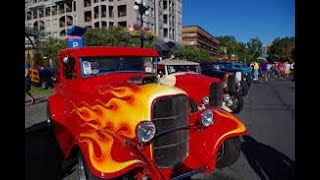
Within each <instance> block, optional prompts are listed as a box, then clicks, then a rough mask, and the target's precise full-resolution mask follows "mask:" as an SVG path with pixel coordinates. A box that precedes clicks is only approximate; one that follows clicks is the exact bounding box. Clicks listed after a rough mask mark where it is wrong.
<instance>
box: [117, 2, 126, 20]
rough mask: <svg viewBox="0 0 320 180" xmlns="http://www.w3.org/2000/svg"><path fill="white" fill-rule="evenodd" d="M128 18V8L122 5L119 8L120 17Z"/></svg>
mask: <svg viewBox="0 0 320 180" xmlns="http://www.w3.org/2000/svg"><path fill="white" fill-rule="evenodd" d="M123 16H127V6H126V5H121V6H118V17H123Z"/></svg>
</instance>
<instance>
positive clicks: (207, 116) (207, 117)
mask: <svg viewBox="0 0 320 180" xmlns="http://www.w3.org/2000/svg"><path fill="white" fill-rule="evenodd" d="M201 123H202V125H203V126H205V127H208V126H210V125H212V124H213V123H214V119H213V115H212V111H211V110H210V109H207V110H205V111H204V112H203V113H202V114H201Z"/></svg>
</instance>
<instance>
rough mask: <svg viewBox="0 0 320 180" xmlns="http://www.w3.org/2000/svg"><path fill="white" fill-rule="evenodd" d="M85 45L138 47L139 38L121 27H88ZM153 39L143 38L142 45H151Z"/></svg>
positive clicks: (150, 46)
mask: <svg viewBox="0 0 320 180" xmlns="http://www.w3.org/2000/svg"><path fill="white" fill-rule="evenodd" d="M83 37H84V41H85V45H86V46H131V47H140V39H139V38H137V37H133V36H131V35H130V34H129V33H128V32H127V31H126V29H125V28H123V27H116V26H113V27H110V28H97V29H89V30H88V31H87V32H86V33H85V34H84V36H83ZM153 42H154V39H152V40H144V47H149V48H152V47H153Z"/></svg>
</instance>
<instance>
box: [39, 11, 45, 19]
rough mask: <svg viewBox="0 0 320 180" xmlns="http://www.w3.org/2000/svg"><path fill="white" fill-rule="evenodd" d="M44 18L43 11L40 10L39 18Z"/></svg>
mask: <svg viewBox="0 0 320 180" xmlns="http://www.w3.org/2000/svg"><path fill="white" fill-rule="evenodd" d="M43 16H44V14H43V9H39V18H42V17H43Z"/></svg>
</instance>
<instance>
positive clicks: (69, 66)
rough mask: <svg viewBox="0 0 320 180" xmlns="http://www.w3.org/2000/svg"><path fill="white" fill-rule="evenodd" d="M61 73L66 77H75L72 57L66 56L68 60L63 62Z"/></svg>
mask: <svg viewBox="0 0 320 180" xmlns="http://www.w3.org/2000/svg"><path fill="white" fill-rule="evenodd" d="M63 75H64V77H65V78H66V79H75V78H76V70H75V60H74V58H68V62H65V63H63Z"/></svg>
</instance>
